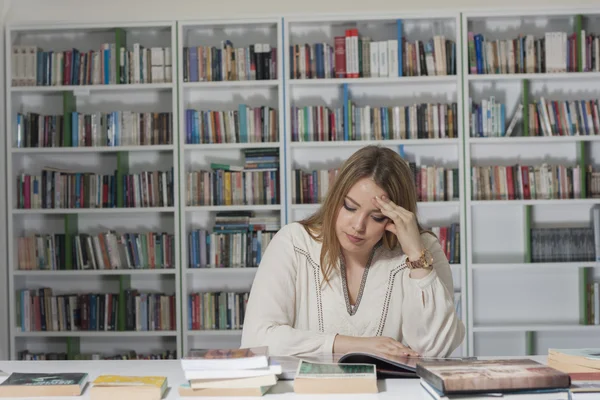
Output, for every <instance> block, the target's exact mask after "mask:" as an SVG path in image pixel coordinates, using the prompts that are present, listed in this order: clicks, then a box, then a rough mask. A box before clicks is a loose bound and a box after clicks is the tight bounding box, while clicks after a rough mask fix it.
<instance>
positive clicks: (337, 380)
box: [294, 360, 379, 394]
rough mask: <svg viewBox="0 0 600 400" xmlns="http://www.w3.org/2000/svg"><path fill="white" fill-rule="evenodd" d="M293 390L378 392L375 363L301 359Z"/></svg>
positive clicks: (316, 392) (306, 391) (307, 391)
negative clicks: (325, 361) (324, 361)
mask: <svg viewBox="0 0 600 400" xmlns="http://www.w3.org/2000/svg"><path fill="white" fill-rule="evenodd" d="M294 392H295V393H304V394H325V393H338V394H351V393H378V392H379V389H378V387H377V371H376V369H375V364H360V363H357V364H352V363H348V364H340V363H337V364H335V363H316V362H309V361H305V360H301V361H300V362H299V363H298V369H297V371H296V377H295V378H294Z"/></svg>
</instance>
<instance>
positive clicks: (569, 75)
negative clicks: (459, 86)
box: [467, 72, 600, 82]
mask: <svg viewBox="0 0 600 400" xmlns="http://www.w3.org/2000/svg"><path fill="white" fill-rule="evenodd" d="M599 78H600V73H599V72H556V73H529V74H482V75H472V74H469V75H467V80H468V81H470V82H477V81H504V80H508V81H513V80H523V79H528V80H541V81H544V80H546V81H554V80H556V81H566V80H569V81H571V80H572V81H576V80H585V81H589V80H594V79H599Z"/></svg>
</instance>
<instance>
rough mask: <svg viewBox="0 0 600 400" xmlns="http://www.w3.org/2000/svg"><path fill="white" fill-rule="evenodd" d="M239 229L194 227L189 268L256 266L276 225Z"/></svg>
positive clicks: (189, 235)
mask: <svg viewBox="0 0 600 400" xmlns="http://www.w3.org/2000/svg"><path fill="white" fill-rule="evenodd" d="M273 228H275V229H273ZM236 230H237V232H235V231H234V232H232V231H229V232H225V231H224V232H219V231H216V230H215V231H213V232H208V231H206V230H204V229H196V230H193V231H191V232H190V233H189V234H188V268H257V267H258V266H259V265H260V262H261V260H262V256H263V254H264V253H265V250H266V249H267V246H268V245H269V243H270V242H271V239H273V236H275V234H276V233H277V228H276V227H272V228H271V230H262V229H260V228H254V230H251V231H249V230H248V229H246V231H242V230H241V229H236Z"/></svg>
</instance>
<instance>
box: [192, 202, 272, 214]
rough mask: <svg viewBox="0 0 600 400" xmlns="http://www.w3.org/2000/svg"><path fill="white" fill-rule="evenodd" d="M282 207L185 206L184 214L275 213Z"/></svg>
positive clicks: (270, 205)
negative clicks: (219, 212)
mask: <svg viewBox="0 0 600 400" xmlns="http://www.w3.org/2000/svg"><path fill="white" fill-rule="evenodd" d="M282 208H283V207H282V206H281V205H279V204H268V205H244V206H242V205H240V206H187V207H185V211H186V212H188V213H189V212H218V211H277V210H281V209H282Z"/></svg>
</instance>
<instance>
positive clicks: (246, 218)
mask: <svg viewBox="0 0 600 400" xmlns="http://www.w3.org/2000/svg"><path fill="white" fill-rule="evenodd" d="M281 32H282V31H281V19H280V18H267V19H240V20H205V21H183V22H180V23H179V27H178V34H179V40H178V43H179V49H178V57H179V78H178V79H179V85H180V88H181V90H180V93H179V99H178V101H179V121H180V126H181V136H180V138H179V154H180V158H179V163H180V164H179V166H180V170H181V182H182V185H181V188H180V190H181V194H180V195H181V202H180V209H181V228H180V231H181V233H180V235H181V237H182V238H183V241H182V243H181V244H182V246H181V254H182V280H181V288H182V301H183V308H182V310H183V313H182V321H183V325H182V329H183V352H184V354H186V353H187V352H188V351H189V350H190V349H193V348H218V347H236V346H240V344H241V329H242V327H243V324H242V323H243V315H244V308H245V302H246V299H247V294H248V293H249V292H250V288H251V286H252V281H253V279H254V274H255V271H256V267H257V266H258V264H259V263H260V254H261V253H262V252H263V251H264V249H265V248H266V245H268V242H269V240H270V237H272V235H273V234H274V232H276V231H277V230H278V229H279V227H280V225H281V224H282V223H283V222H284V220H285V203H284V198H283V196H284V192H283V187H284V186H283V182H284V177H283V174H282V172H281V171H282V167H283V165H284V164H283V161H284V146H283V136H282V132H283V130H282V129H281V127H282V126H283V121H284V119H283V79H282V67H281V65H282V58H281V49H282V35H281Z"/></svg>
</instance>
